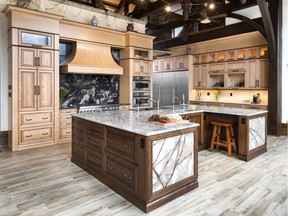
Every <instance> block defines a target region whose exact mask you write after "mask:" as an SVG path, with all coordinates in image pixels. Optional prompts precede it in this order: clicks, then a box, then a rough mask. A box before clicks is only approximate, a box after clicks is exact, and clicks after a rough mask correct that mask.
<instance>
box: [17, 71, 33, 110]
mask: <svg viewBox="0 0 288 216" xmlns="http://www.w3.org/2000/svg"><path fill="white" fill-rule="evenodd" d="M36 74H37V73H36V70H20V71H19V111H33V110H36V109H37V102H36V101H37V95H36V85H37V84H36V83H37V77H36Z"/></svg>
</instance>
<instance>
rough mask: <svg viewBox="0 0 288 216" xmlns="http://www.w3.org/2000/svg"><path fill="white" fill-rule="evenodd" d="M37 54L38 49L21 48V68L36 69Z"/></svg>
mask: <svg viewBox="0 0 288 216" xmlns="http://www.w3.org/2000/svg"><path fill="white" fill-rule="evenodd" d="M36 56H37V50H36V49H31V48H23V47H21V48H19V68H26V69H36V61H37V59H36Z"/></svg>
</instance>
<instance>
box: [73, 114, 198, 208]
mask: <svg viewBox="0 0 288 216" xmlns="http://www.w3.org/2000/svg"><path fill="white" fill-rule="evenodd" d="M153 113H155V111H154V112H153ZM151 114H152V111H147V112H146V111H145V112H140V113H137V112H136V111H131V110H127V111H108V112H100V113H85V114H75V115H74V116H73V118H72V161H73V162H74V163H75V164H77V165H78V166H80V167H81V168H83V169H84V170H86V171H87V172H89V173H90V174H91V175H93V176H94V177H96V178H97V179H98V180H100V181H101V182H103V183H104V184H106V185H107V186H108V187H109V188H111V189H113V190H114V191H115V192H117V193H118V194H120V195H121V196H122V197H124V198H125V199H127V200H128V201H130V202H131V203H133V204H134V205H135V206H137V207H138V208H140V209H141V210H142V211H144V212H149V211H151V210H153V209H155V208H157V207H159V206H161V205H163V204H165V203H167V202H169V201H171V200H173V199H175V198H177V197H179V196H181V195H182V194H184V193H187V192H188V191H191V190H193V189H195V188H196V187H198V181H197V178H198V157H197V156H198V149H197V147H198V146H197V139H198V137H197V134H198V133H197V130H198V126H199V124H197V123H191V122H188V121H186V122H182V123H177V124H173V125H171V126H162V125H158V124H153V123H150V122H147V119H148V116H149V115H151Z"/></svg>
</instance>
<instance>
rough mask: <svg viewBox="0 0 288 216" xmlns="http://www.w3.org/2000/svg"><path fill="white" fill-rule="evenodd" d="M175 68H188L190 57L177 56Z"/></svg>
mask: <svg viewBox="0 0 288 216" xmlns="http://www.w3.org/2000/svg"><path fill="white" fill-rule="evenodd" d="M175 65H176V66H175V69H176V70H187V68H188V57H187V56H179V57H176V58H175Z"/></svg>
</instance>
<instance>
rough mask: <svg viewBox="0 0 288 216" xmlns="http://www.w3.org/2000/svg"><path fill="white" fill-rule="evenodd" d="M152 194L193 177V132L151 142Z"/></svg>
mask: <svg viewBox="0 0 288 216" xmlns="http://www.w3.org/2000/svg"><path fill="white" fill-rule="evenodd" d="M152 152H153V153H152V154H153V162H152V164H153V165H152V169H153V174H152V177H153V193H154V192H156V191H159V190H161V189H163V188H165V187H168V186H169V185H172V184H174V183H177V182H179V181H181V180H183V179H185V178H188V177H190V176H193V175H194V132H193V133H188V134H182V135H179V136H174V137H169V138H166V139H160V140H155V141H153V150H152Z"/></svg>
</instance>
